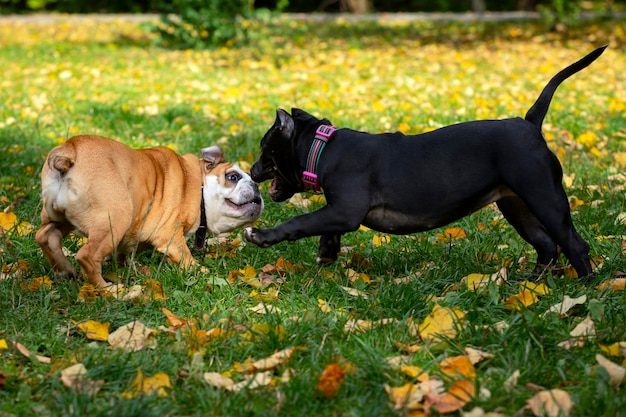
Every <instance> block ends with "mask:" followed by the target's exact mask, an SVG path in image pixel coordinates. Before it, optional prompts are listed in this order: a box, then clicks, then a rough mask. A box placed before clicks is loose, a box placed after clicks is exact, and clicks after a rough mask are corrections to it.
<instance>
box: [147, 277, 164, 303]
mask: <svg viewBox="0 0 626 417" xmlns="http://www.w3.org/2000/svg"><path fill="white" fill-rule="evenodd" d="M144 299H145V300H165V291H163V284H161V282H160V281H157V280H154V279H146V284H145V294H144Z"/></svg>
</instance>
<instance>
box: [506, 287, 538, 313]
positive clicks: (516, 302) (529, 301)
mask: <svg viewBox="0 0 626 417" xmlns="http://www.w3.org/2000/svg"><path fill="white" fill-rule="evenodd" d="M537 301H539V297H537V295H536V294H535V293H534V292H533V291H531V290H523V291H522V292H520V293H519V294H515V295H512V296H510V297H509V298H507V299H506V303H505V306H506V307H507V308H510V309H517V310H520V309H521V307H520V306H524V307H528V306H530V305H533V304H535V303H536V302H537Z"/></svg>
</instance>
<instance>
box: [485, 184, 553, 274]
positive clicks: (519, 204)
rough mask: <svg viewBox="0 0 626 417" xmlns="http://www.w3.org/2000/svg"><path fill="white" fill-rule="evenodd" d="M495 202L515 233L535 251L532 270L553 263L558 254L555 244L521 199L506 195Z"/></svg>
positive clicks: (537, 271)
mask: <svg viewBox="0 0 626 417" xmlns="http://www.w3.org/2000/svg"><path fill="white" fill-rule="evenodd" d="M496 204H497V205H498V208H499V209H500V212H502V215H503V216H504V218H505V219H506V220H507V221H508V222H509V223H510V224H511V226H513V228H514V229H515V230H516V231H517V233H519V235H520V236H521V237H522V238H523V239H524V240H525V241H526V242H528V243H530V244H531V245H532V246H533V248H535V251H537V264H536V266H535V270H534V272H535V273H537V274H539V273H541V272H543V270H544V269H545V268H546V267H548V266H549V265H553V264H554V262H556V259H557V256H558V248H557V245H556V243H554V241H553V240H552V238H551V237H550V235H549V234H548V232H547V231H546V229H545V227H543V225H542V224H541V222H540V221H539V220H538V219H537V217H535V215H534V214H533V213H532V212H531V211H530V210H529V209H528V206H527V205H526V204H525V203H524V202H523V201H522V199H521V198H519V197H517V196H508V197H503V198H501V199H500V200H498V201H497V202H496Z"/></svg>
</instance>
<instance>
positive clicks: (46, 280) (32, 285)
mask: <svg viewBox="0 0 626 417" xmlns="http://www.w3.org/2000/svg"><path fill="white" fill-rule="evenodd" d="M41 287H43V288H45V289H47V290H49V289H51V288H52V280H51V279H50V277H49V276H43V277H37V278H33V279H32V280H30V282H29V283H28V284H22V289H24V290H28V291H32V292H35V291H39V288H41Z"/></svg>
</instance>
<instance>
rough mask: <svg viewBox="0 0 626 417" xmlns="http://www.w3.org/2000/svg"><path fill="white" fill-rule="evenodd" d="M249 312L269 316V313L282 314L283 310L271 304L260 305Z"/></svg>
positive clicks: (250, 308) (251, 308)
mask: <svg viewBox="0 0 626 417" xmlns="http://www.w3.org/2000/svg"><path fill="white" fill-rule="evenodd" d="M248 310H250V311H252V312H253V313H257V314H268V313H281V312H282V310H281V309H280V308H278V307H276V306H273V305H271V304H265V303H259V304H257V305H255V306H254V307H249V308H248Z"/></svg>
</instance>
